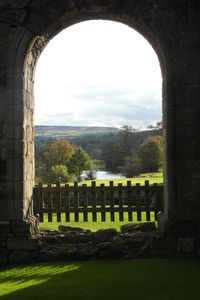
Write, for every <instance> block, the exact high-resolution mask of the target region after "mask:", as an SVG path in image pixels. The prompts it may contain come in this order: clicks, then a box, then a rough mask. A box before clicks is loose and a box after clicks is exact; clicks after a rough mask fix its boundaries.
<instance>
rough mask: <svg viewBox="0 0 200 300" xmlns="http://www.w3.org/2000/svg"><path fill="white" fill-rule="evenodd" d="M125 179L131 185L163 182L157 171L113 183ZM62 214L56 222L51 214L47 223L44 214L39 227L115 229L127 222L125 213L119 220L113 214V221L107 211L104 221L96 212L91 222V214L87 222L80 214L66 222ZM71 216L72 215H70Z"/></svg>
mask: <svg viewBox="0 0 200 300" xmlns="http://www.w3.org/2000/svg"><path fill="white" fill-rule="evenodd" d="M127 180H131V183H132V185H135V184H136V183H140V184H141V185H143V184H144V182H145V180H149V182H150V184H153V183H162V182H163V174H162V172H157V173H148V174H142V175H141V176H140V177H137V178H120V179H113V181H114V185H117V184H118V183H122V184H123V185H125V184H126V182H127ZM109 181H110V180H96V185H97V186H99V185H100V184H101V183H104V184H105V185H109ZM84 183H86V184H87V185H88V186H90V185H91V181H83V182H81V184H84ZM64 217H65V216H64V214H62V220H61V221H62V222H61V223H58V222H57V221H56V215H55V214H54V215H53V222H52V223H48V222H47V216H46V215H45V218H44V222H43V223H40V227H41V228H44V227H45V228H51V229H57V228H58V226H59V225H67V226H73V227H81V228H84V229H90V230H92V231H96V230H99V229H105V228H116V229H117V230H119V229H120V226H121V225H122V224H126V223H128V216H127V213H125V214H124V221H123V222H120V221H119V215H118V214H115V222H111V221H110V215H109V213H107V214H106V222H101V221H100V214H98V216H97V217H98V219H97V221H98V222H92V216H91V214H89V220H88V222H83V218H82V214H80V221H79V222H78V223H76V222H74V220H73V218H72V219H71V221H70V222H68V223H66V222H65V220H64ZM72 217H73V216H72ZM142 217H143V221H145V220H146V219H145V214H144V213H143V215H142ZM151 221H154V215H153V214H152V216H151ZM133 222H136V214H135V213H134V214H133Z"/></svg>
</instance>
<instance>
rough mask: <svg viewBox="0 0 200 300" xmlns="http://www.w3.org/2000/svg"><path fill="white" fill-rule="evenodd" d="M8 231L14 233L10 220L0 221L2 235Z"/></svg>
mask: <svg viewBox="0 0 200 300" xmlns="http://www.w3.org/2000/svg"><path fill="white" fill-rule="evenodd" d="M7 233H12V231H11V226H10V223H9V222H5V223H0V235H1V234H4V235H6V234H7Z"/></svg>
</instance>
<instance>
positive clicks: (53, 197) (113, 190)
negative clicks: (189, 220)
mask: <svg viewBox="0 0 200 300" xmlns="http://www.w3.org/2000/svg"><path fill="white" fill-rule="evenodd" d="M33 200H34V212H35V214H39V219H40V222H43V221H44V213H46V214H47V215H48V222H52V215H53V214H56V215H57V222H61V214H62V213H64V214H65V221H66V222H70V216H71V215H72V214H73V215H74V221H75V222H79V216H80V214H81V213H82V214H83V220H84V221H85V222H87V221H88V214H89V213H91V214H92V221H93V222H96V221H97V214H98V213H100V216H101V221H102V222H105V221H106V214H107V213H109V214H110V220H111V221H112V222H113V221H115V217H116V214H118V215H119V221H124V214H125V213H126V214H128V221H133V212H135V213H136V214H135V215H136V217H137V221H141V220H142V212H145V213H146V221H150V220H151V215H152V214H154V215H155V220H157V214H158V212H160V211H162V210H163V185H161V184H154V185H149V181H145V185H143V186H142V185H140V184H139V183H137V184H136V185H134V186H132V185H131V181H127V184H126V185H122V184H121V183H119V184H118V185H117V186H114V184H113V181H110V182H109V186H105V185H104V184H101V185H100V186H96V182H95V181H92V183H91V186H87V185H86V184H82V185H78V184H77V182H74V184H73V186H71V185H69V184H66V185H60V184H59V183H58V184H57V185H56V186H55V185H50V184H49V185H47V186H43V185H42V184H41V183H40V184H39V185H37V186H35V188H34V197H33ZM134 221H135V220H134Z"/></svg>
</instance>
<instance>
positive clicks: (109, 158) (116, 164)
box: [102, 142, 126, 172]
mask: <svg viewBox="0 0 200 300" xmlns="http://www.w3.org/2000/svg"><path fill="white" fill-rule="evenodd" d="M125 156H126V152H125V149H124V145H122V144H120V143H115V142H110V143H107V144H105V145H104V147H103V151H102V159H103V161H104V162H105V167H106V170H109V171H111V172H119V170H120V168H121V167H122V166H123V164H124V160H125Z"/></svg>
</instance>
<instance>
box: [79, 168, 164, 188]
mask: <svg viewBox="0 0 200 300" xmlns="http://www.w3.org/2000/svg"><path fill="white" fill-rule="evenodd" d="M146 180H149V184H154V183H163V172H161V171H160V172H153V173H145V174H141V175H140V176H138V177H134V178H113V179H112V178H111V179H109V180H105V179H102V180H94V181H96V185H97V186H100V185H101V184H103V183H104V184H105V186H109V182H110V181H113V182H114V185H118V183H122V184H123V185H126V184H127V181H131V184H132V185H136V183H140V184H141V185H144V184H145V181H146ZM82 184H87V185H88V186H90V185H91V181H90V180H85V181H82V182H81V183H80V185H82Z"/></svg>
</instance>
